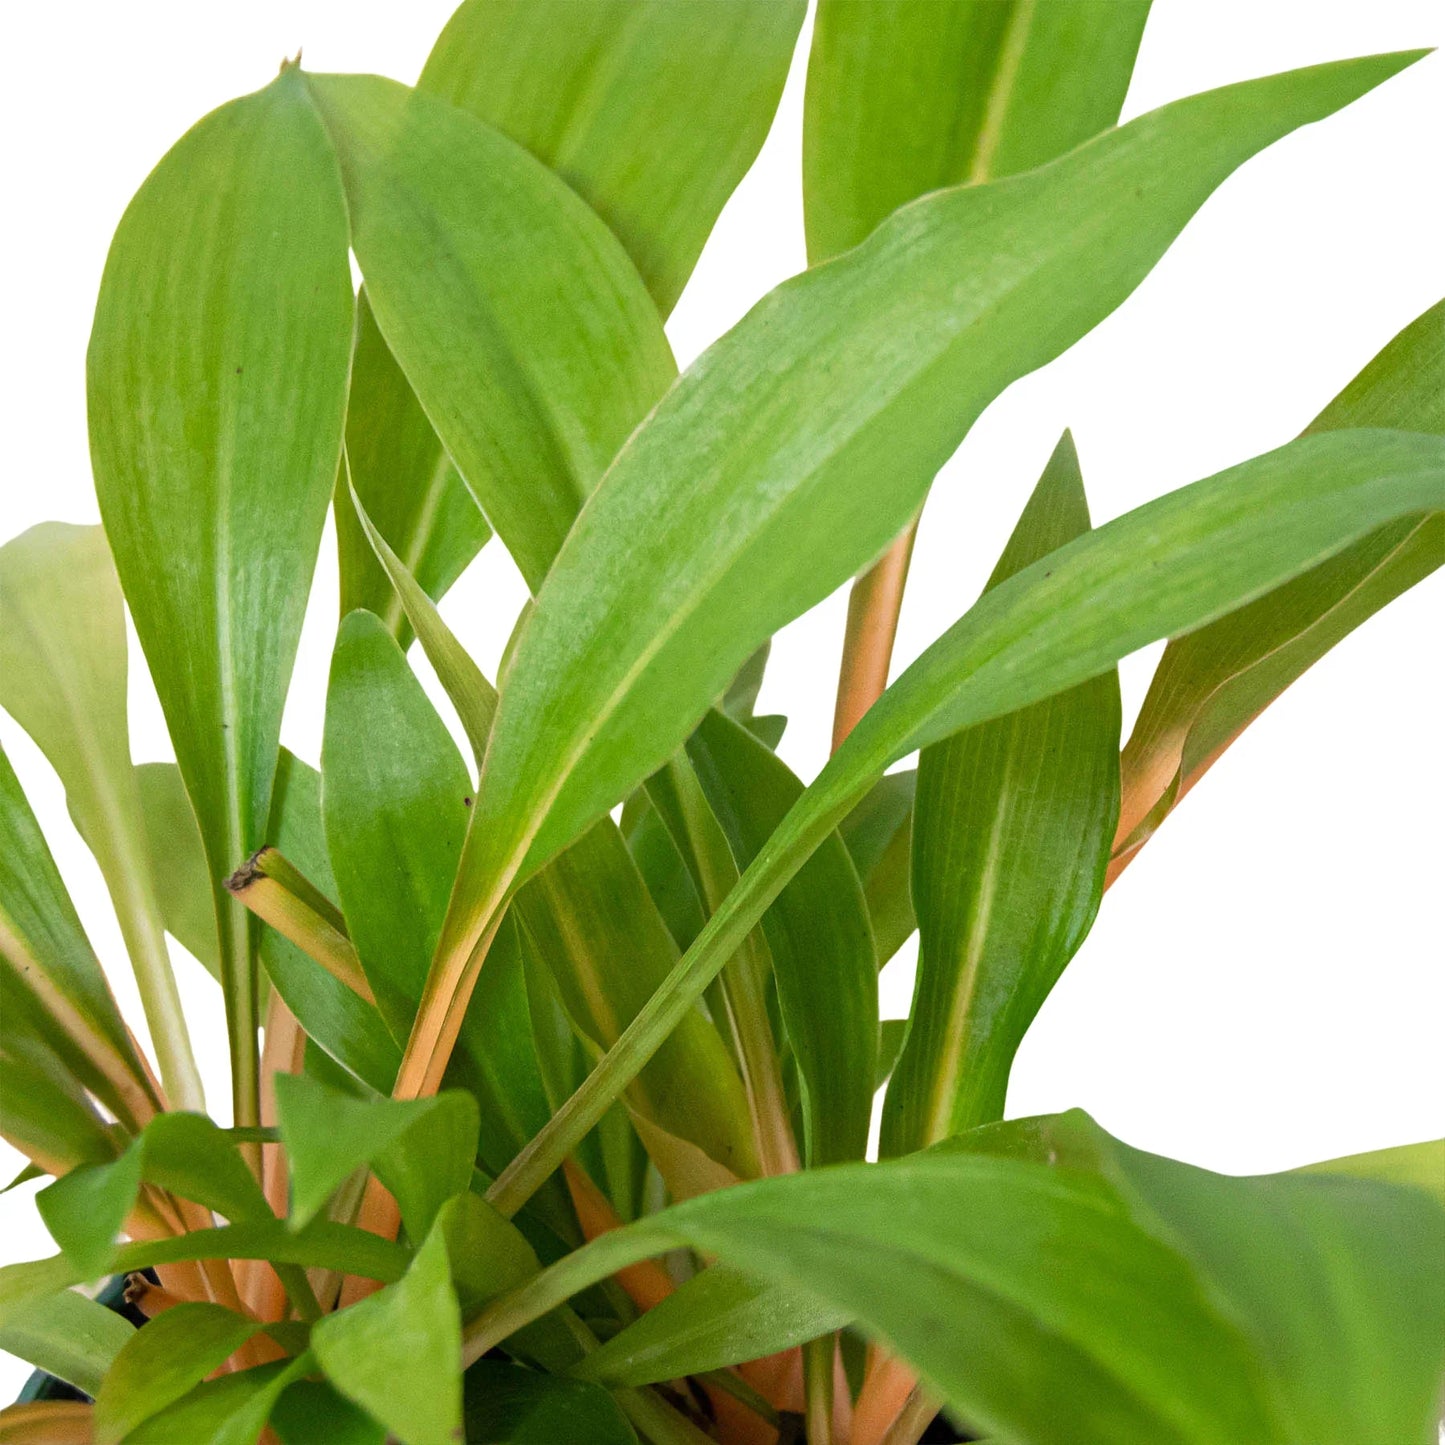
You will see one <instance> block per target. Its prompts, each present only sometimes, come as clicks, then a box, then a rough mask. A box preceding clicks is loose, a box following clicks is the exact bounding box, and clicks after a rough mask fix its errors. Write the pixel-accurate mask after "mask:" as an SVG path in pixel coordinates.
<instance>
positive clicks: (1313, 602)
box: [1111, 301, 1445, 876]
mask: <svg viewBox="0 0 1445 1445" xmlns="http://www.w3.org/2000/svg"><path fill="white" fill-rule="evenodd" d="M1350 427H1400V428H1402V429H1405V430H1409V431H1418V432H1429V433H1431V434H1433V435H1436V436H1439V435H1442V434H1445V301H1440V302H1437V303H1436V304H1435V305H1434V306H1432V307H1431V308H1430V309H1429V310H1428V311H1427V312H1425V314H1424V315H1423V316H1419V317H1417V318H1416V319H1415V320H1414V321H1412V322H1411V323H1410V325H1409V326H1407V327H1406V328H1405V329H1404V330H1403V331H1402V332H1400V334H1399V335H1398V336H1396V337H1395V338H1394V339H1393V340H1392V341H1391V342H1390V343H1389V345H1387V346H1386V347H1385V349H1384V350H1383V351H1381V352H1380V354H1379V355H1378V356H1376V357H1375V359H1374V360H1373V361H1371V362H1370V364H1369V365H1368V366H1367V367H1366V368H1365V369H1364V370H1363V371H1362V372H1361V373H1360V374H1359V375H1358V376H1357V377H1356V378H1355V379H1354V380H1353V381H1352V382H1351V383H1350V384H1349V385H1348V386H1347V387H1346V388H1345V389H1344V391H1342V392H1341V393H1340V394H1339V396H1337V397H1336V398H1335V399H1334V400H1333V401H1332V402H1331V403H1330V404H1329V406H1327V407H1326V408H1325V409H1324V411H1322V412H1321V413H1320V415H1319V416H1318V417H1316V418H1315V420H1314V421H1313V422H1312V423H1311V424H1310V426H1309V427H1308V428H1307V429H1306V435H1308V434H1310V433H1316V432H1327V431H1341V430H1345V429H1347V428H1350ZM1442 561H1445V518H1442V517H1440V516H1431V517H1424V518H1421V517H1408V518H1405V519H1402V520H1400V521H1397V522H1392V523H1391V524H1390V525H1389V526H1387V527H1383V528H1381V529H1380V530H1379V531H1378V532H1375V533H1373V534H1371V535H1370V536H1368V537H1364V538H1362V539H1361V540H1360V541H1359V542H1358V543H1356V544H1355V546H1353V547H1351V548H1349V549H1348V550H1346V551H1344V552H1342V553H1340V555H1339V556H1337V557H1333V558H1331V559H1330V560H1329V561H1328V562H1327V563H1325V564H1324V565H1323V566H1320V567H1317V568H1314V569H1313V570H1311V571H1309V572H1307V573H1305V574H1304V575H1303V576H1301V577H1297V578H1295V579H1294V580H1293V581H1291V582H1290V583H1289V584H1288V585H1287V586H1285V587H1281V588H1279V589H1278V590H1277V591H1275V592H1272V593H1270V594H1268V595H1267V596H1265V597H1261V598H1259V599H1258V600H1257V601H1255V602H1253V603H1251V604H1250V605H1249V606H1248V607H1244V608H1242V609H1240V610H1239V611H1238V612H1235V613H1231V614H1230V615H1229V616H1227V617H1221V618H1220V619H1219V620H1218V621H1217V622H1214V623H1212V624H1211V625H1210V626H1208V627H1205V628H1201V629H1200V630H1199V631H1198V632H1195V633H1192V634H1191V635H1190V636H1188V637H1181V638H1177V639H1176V640H1174V641H1172V642H1171V643H1170V644H1169V646H1168V647H1166V648H1165V649H1164V656H1163V657H1162V658H1161V659H1160V660H1159V666H1158V668H1157V669H1156V670H1155V673H1154V679H1153V681H1152V682H1151V683H1150V686H1149V693H1148V696H1147V697H1146V698H1145V699H1144V705H1143V707H1142V708H1141V710H1140V713H1139V717H1138V720H1137V721H1136V723H1135V725H1134V731H1133V733H1132V734H1131V735H1130V738H1129V742H1128V746H1127V747H1125V749H1124V754H1123V757H1122V759H1121V763H1122V768H1123V776H1124V789H1123V808H1122V810H1121V816H1120V820H1119V838H1118V844H1117V847H1116V849H1115V853H1116V857H1115V860H1114V864H1113V867H1112V870H1111V876H1117V875H1118V873H1119V872H1120V871H1121V870H1122V869H1123V867H1124V866H1125V865H1126V864H1127V862H1128V861H1129V859H1130V858H1132V857H1133V855H1134V854H1135V853H1137V852H1138V851H1139V849H1140V848H1142V847H1143V846H1144V844H1145V842H1147V841H1148V839H1149V838H1150V837H1151V836H1152V835H1153V833H1154V832H1155V831H1156V830H1157V828H1158V827H1159V824H1160V823H1162V822H1163V820H1164V818H1165V817H1167V816H1168V814H1169V813H1170V812H1171V811H1172V810H1173V809H1174V808H1175V807H1177V806H1178V804H1179V802H1180V801H1181V799H1183V797H1184V795H1185V794H1186V793H1187V792H1188V791H1189V790H1190V788H1192V787H1193V786H1194V785H1195V783H1197V782H1198V781H1199V779H1200V778H1201V777H1203V776H1204V774H1205V772H1206V771H1208V769H1209V768H1211V767H1212V766H1213V765H1214V763H1215V762H1216V761H1217V760H1218V758H1219V756H1220V754H1221V753H1223V752H1224V750H1225V749H1226V748H1227V747H1228V746H1229V745H1230V743H1232V742H1233V741H1234V740H1235V738H1237V737H1238V736H1239V734H1240V733H1241V732H1243V731H1244V729H1245V728H1246V727H1248V726H1249V724H1250V723H1251V722H1253V721H1254V719H1255V718H1256V717H1258V716H1259V714H1260V713H1261V712H1262V711H1263V710H1264V709H1265V708H1266V707H1267V706H1268V705H1269V704H1270V703H1271V702H1273V701H1274V699H1275V698H1276V697H1278V696H1279V694H1280V693H1282V692H1283V691H1284V690H1285V688H1287V687H1288V686H1289V685H1290V684H1291V683H1292V682H1294V681H1295V679H1296V678H1298V677H1299V676H1300V675H1301V674H1302V673H1303V672H1305V671H1306V669H1308V668H1309V667H1311V666H1313V664H1314V663H1315V662H1317V661H1318V660H1319V659H1320V658H1321V657H1323V656H1324V654H1325V653H1326V652H1328V651H1329V649H1330V648H1332V647H1333V646H1334V645H1335V644H1336V643H1337V642H1339V641H1341V640H1342V639H1343V638H1344V637H1346V636H1348V635H1349V633H1351V632H1352V631H1354V629H1355V628H1356V627H1358V626H1359V625H1360V624H1361V623H1362V622H1364V621H1365V620H1366V619H1367V618H1369V617H1371V616H1373V615H1374V614H1375V613H1376V612H1378V611H1379V610H1380V608H1382V607H1383V606H1385V604H1386V603H1387V602H1391V601H1393V600H1394V599H1395V598H1396V597H1398V596H1399V595H1400V594H1401V593H1402V592H1404V591H1406V590H1407V589H1408V588H1410V587H1413V586H1414V585H1415V583H1417V582H1419V581H1421V580H1422V579H1423V578H1425V577H1427V576H1428V575H1429V574H1430V573H1431V572H1433V571H1434V570H1435V569H1436V568H1437V567H1439V566H1440V564H1441V562H1442Z"/></svg>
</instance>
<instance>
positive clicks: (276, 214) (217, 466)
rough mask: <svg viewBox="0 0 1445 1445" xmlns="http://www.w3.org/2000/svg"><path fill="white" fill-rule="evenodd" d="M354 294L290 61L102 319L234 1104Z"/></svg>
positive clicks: (129, 592) (197, 152) (205, 150)
mask: <svg viewBox="0 0 1445 1445" xmlns="http://www.w3.org/2000/svg"><path fill="white" fill-rule="evenodd" d="M352 310H353V304H352V293H351V277H350V272H349V269H348V262H347V219H346V198H345V195H344V192H343V190H342V187H341V181H340V176H339V174H338V170H337V164H336V159H335V156H334V154H333V153H332V150H331V147H330V145H329V144H328V143H327V139H326V133H325V130H324V129H323V127H322V125H321V122H320V120H319V119H318V117H317V116H316V113H315V111H314V109H313V107H312V106H311V104H310V102H309V100H308V98H307V95H306V91H305V89H304V86H303V85H302V82H301V79H300V76H299V75H298V74H297V73H296V72H295V71H294V70H293V69H288V70H286V71H285V72H283V74H282V75H281V76H280V77H279V78H278V79H277V80H276V81H275V82H273V83H272V84H271V85H270V86H268V87H267V88H266V89H265V90H263V91H259V92H257V93H256V94H255V95H251V96H247V97H245V98H244V99H241V100H237V101H233V102H231V103H230V104H229V105H226V106H223V107H222V108H221V109H220V110H218V111H215V112H214V113H213V114H211V115H210V116H208V117H207V118H206V119H205V120H203V121H201V122H200V124H199V125H197V126H196V127H195V128H194V129H193V130H191V131H190V132H189V133H188V134H187V135H186V136H185V137H183V138H182V139H181V140H180V141H179V142H178V143H177V144H176V146H175V147H174V148H173V149H172V150H171V151H170V152H169V153H168V154H167V156H166V157H165V158H164V159H163V160H162V161H161V163H160V164H159V165H158V166H157V167H156V169H155V170H154V171H153V172H152V173H151V175H150V176H149V178H148V179H147V180H146V182H145V184H144V185H143V186H142V187H141V189H140V191H139V192H138V193H137V195H136V197H135V199H134V200H133V201H132V202H131V204H130V206H129V207H128V208H127V210H126V213H125V216H124V217H123V218H122V220H121V223H120V227H119V229H118V230H117V232H116V236H115V240H114V241H113V243H112V245H111V251H110V256H109V258H108V259H107V262H106V268H105V275H104V278H103V279H102V282H101V289H100V299H99V302H98V304H97V307H96V315H95V325H94V329H93V330H92V332H91V340H90V352H89V356H88V361H87V379H88V398H89V411H90V437H91V455H92V461H93V465H94V469H95V480H96V491H97V494H98V495H99V498H100V510H101V516H102V518H103V519H104V522H105V528H106V534H107V536H108V537H109V539H110V544H111V548H112V550H113V552H114V554H115V561H116V567H117V569H118V571H119V573H120V578H121V583H122V585H123V586H124V588H125V594H126V600H127V601H128V602H129V604H130V608H131V613H132V615H133V617H134V619H135V624H136V631H137V632H138V633H139V635H140V640H141V645H142V647H143V648H144V649H145V654H146V659H147V661H148V662H149V663H150V670H151V675H152V677H153V678H154V679H155V684H156V690H157V692H158V693H159V694H160V699H161V706H162V707H163V709H164V710H165V714H166V721H167V723H168V725H169V727H170V732H171V738H172V741H173V742H174V744H175V748H176V757H177V761H178V762H179V764H180V769H181V775H182V777H184V778H185V780H186V789H187V791H188V792H189V793H190V796H191V801H192V803H193V804H194V806H195V810H196V817H197V819H198V821H199V823H200V828H201V837H202V840H203V841H204V843H205V848H206V856H207V859H208V861H209V864H210V871H211V877H212V880H213V886H214V887H215V889H216V897H217V908H218V917H220V918H221V920H222V926H221V929H220V932H221V937H222V966H223V977H224V979H225V988H226V1008H227V1025H228V1031H229V1035H230V1044H231V1052H232V1059H233V1091H234V1096H235V1097H234V1106H235V1117H236V1120H237V1122H238V1123H254V1122H255V1118H256V1098H255V1093H254V1089H255V1070H256V997H255V995H256V979H255V972H254V966H253V963H252V961H251V958H250V951H249V948H248V946H247V943H246V937H247V931H248V925H247V922H246V918H245V915H244V913H243V911H242V910H241V909H240V907H239V905H236V904H234V903H233V902H232V901H231V900H230V898H229V896H228V895H226V894H225V892H224V890H223V889H222V888H221V884H220V880H221V879H223V878H224V877H226V876H227V875H228V874H229V873H230V871H231V870H232V869H233V868H235V867H236V866H237V865H238V864H239V863H240V862H241V861H242V860H243V859H245V858H246V857H247V856H248V855H249V854H250V853H251V852H253V851H254V850H255V849H256V848H257V847H258V846H259V845H260V844H261V843H262V842H264V841H265V837H264V835H265V828H266V818H267V815H268V812H269V808H270V798H271V786H272V779H273V777H274V773H275V768H276V753H277V743H278V739H279V737H280V731H281V710H282V706H283V704H284V702H285V698H286V687H287V683H288V681H289V678H290V673H291V666H292V662H293V660H294V657H295V652H296V644H297V640H298V638H299V636H300V630H301V618H302V614H303V613H304V611H305V607H306V599H307V593H308V589H309V584H310V580H311V572H312V568H313V566H314V564H315V560H316V551H317V546H318V544H319V542H320V540H321V528H322V523H323V521H324V519H325V514H326V505H327V502H328V500H329V498H330V495H331V490H332V485H333V483H334V481H335V478H336V469H337V464H338V461H339V457H340V448H341V428H342V422H343V417H344V410H345V405H346V383H347V371H348V367H349V364H350V352H351V329H352Z"/></svg>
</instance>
